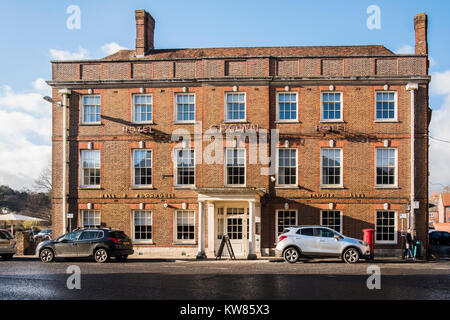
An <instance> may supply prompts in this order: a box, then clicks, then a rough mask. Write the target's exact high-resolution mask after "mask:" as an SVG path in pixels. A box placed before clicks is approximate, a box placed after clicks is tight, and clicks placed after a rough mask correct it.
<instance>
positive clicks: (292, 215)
mask: <svg viewBox="0 0 450 320" xmlns="http://www.w3.org/2000/svg"><path fill="white" fill-rule="evenodd" d="M276 213H277V221H276V225H277V226H276V236H277V237H278V236H279V235H280V234H282V233H283V230H284V229H286V228H289V227H295V226H297V210H277V212H276Z"/></svg>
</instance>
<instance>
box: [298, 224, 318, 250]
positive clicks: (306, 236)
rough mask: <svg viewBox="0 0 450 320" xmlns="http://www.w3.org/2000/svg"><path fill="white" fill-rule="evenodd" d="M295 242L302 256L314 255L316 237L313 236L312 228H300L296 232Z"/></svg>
mask: <svg viewBox="0 0 450 320" xmlns="http://www.w3.org/2000/svg"><path fill="white" fill-rule="evenodd" d="M295 242H296V244H297V245H298V247H299V248H300V250H302V253H304V254H311V253H314V252H315V251H316V250H315V246H316V245H315V244H316V237H315V236H314V228H301V229H299V230H298V231H297V234H296V237H295Z"/></svg>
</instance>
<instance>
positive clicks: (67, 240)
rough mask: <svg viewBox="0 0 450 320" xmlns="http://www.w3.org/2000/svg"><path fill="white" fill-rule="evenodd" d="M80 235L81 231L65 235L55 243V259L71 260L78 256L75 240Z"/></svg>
mask: <svg viewBox="0 0 450 320" xmlns="http://www.w3.org/2000/svg"><path fill="white" fill-rule="evenodd" d="M80 235H81V231H75V232H71V233H68V234H66V235H65V236H63V237H62V238H60V239H59V240H58V241H57V242H56V243H55V254H56V256H57V257H65V258H72V257H77V256H78V251H77V243H76V240H78V238H79V237H80Z"/></svg>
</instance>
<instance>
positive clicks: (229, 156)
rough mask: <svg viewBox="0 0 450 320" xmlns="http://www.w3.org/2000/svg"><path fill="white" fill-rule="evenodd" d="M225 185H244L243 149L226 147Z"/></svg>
mask: <svg viewBox="0 0 450 320" xmlns="http://www.w3.org/2000/svg"><path fill="white" fill-rule="evenodd" d="M226 183H227V185H245V149H237V148H227V149H226Z"/></svg>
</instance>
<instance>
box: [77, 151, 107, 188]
mask: <svg viewBox="0 0 450 320" xmlns="http://www.w3.org/2000/svg"><path fill="white" fill-rule="evenodd" d="M93 151H97V152H98V153H99V156H100V159H99V160H100V167H99V168H90V169H99V170H100V184H88V185H85V184H84V170H83V169H84V167H83V153H84V152H93ZM79 170H80V188H84V189H89V188H92V189H98V188H100V187H101V185H102V152H101V150H100V149H82V150H80V164H79Z"/></svg>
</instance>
